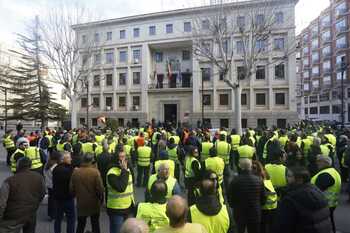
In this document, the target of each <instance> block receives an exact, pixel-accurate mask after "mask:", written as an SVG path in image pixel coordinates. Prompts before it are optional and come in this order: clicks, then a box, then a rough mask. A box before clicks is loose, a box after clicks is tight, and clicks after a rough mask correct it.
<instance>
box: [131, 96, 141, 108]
mask: <svg viewBox="0 0 350 233" xmlns="http://www.w3.org/2000/svg"><path fill="white" fill-rule="evenodd" d="M132 106H140V96H133V97H132Z"/></svg>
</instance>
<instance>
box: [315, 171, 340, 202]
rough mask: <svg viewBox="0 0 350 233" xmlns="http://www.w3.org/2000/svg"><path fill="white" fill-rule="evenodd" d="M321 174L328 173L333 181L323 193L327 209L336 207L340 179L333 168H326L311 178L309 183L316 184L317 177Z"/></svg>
mask: <svg viewBox="0 0 350 233" xmlns="http://www.w3.org/2000/svg"><path fill="white" fill-rule="evenodd" d="M323 173H328V174H329V175H330V176H332V178H333V179H334V184H333V185H332V186H331V187H329V188H328V189H326V190H325V191H324V192H323V193H324V194H325V197H326V199H327V201H328V207H336V206H337V205H338V201H339V194H340V190H341V177H340V175H339V173H338V172H337V170H335V169H334V168H326V169H324V170H322V171H320V172H319V173H317V174H316V175H315V176H314V177H312V179H311V183H312V184H316V180H317V177H318V176H319V175H321V174H323Z"/></svg>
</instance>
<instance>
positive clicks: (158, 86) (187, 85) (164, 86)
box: [148, 82, 192, 92]
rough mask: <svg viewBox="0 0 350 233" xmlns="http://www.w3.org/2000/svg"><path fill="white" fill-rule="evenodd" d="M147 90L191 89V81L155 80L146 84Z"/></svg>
mask: <svg viewBox="0 0 350 233" xmlns="http://www.w3.org/2000/svg"><path fill="white" fill-rule="evenodd" d="M148 91H151V92H158V91H192V82H177V83H175V82H155V83H151V84H148Z"/></svg>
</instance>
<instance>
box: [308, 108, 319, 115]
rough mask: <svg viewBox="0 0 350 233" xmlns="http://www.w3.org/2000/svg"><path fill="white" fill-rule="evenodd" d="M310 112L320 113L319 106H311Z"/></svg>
mask: <svg viewBox="0 0 350 233" xmlns="http://www.w3.org/2000/svg"><path fill="white" fill-rule="evenodd" d="M310 114H318V108H317V107H312V108H310Z"/></svg>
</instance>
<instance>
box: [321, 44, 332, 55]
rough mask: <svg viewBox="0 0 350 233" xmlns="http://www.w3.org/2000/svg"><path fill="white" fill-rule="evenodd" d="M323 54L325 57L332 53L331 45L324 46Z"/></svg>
mask: <svg viewBox="0 0 350 233" xmlns="http://www.w3.org/2000/svg"><path fill="white" fill-rule="evenodd" d="M322 55H323V56H324V57H327V56H330V55H331V46H327V47H324V48H323V49H322Z"/></svg>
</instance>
